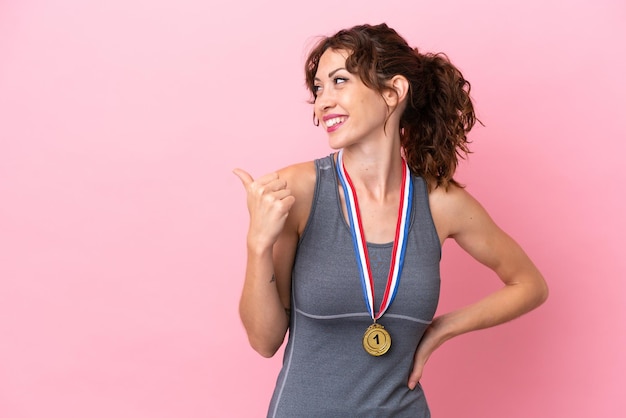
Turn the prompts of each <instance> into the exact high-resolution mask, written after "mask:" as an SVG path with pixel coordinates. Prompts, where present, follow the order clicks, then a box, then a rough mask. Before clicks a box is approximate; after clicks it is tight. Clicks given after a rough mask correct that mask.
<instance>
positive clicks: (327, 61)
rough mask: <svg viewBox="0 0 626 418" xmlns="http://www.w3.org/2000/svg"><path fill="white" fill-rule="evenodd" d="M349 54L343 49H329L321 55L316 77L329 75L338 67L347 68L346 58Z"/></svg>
mask: <svg viewBox="0 0 626 418" xmlns="http://www.w3.org/2000/svg"><path fill="white" fill-rule="evenodd" d="M349 56H350V55H349V53H348V51H345V50H343V49H327V50H326V51H324V53H323V54H322V56H321V57H320V61H319V63H318V65H317V72H316V73H315V77H316V78H324V77H327V76H328V73H329V72H331V71H334V70H336V69H337V68H345V67H346V59H347V58H348V57H349Z"/></svg>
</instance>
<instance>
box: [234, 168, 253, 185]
mask: <svg viewBox="0 0 626 418" xmlns="http://www.w3.org/2000/svg"><path fill="white" fill-rule="evenodd" d="M233 174H235V175H236V176H237V177H239V180H241V183H242V184H243V185H244V186H245V187H247V186H248V185H249V184H250V183H252V182H253V181H254V179H253V178H252V176H251V175H250V174H248V172H247V171H245V170H242V169H241V168H235V169H234V170H233Z"/></svg>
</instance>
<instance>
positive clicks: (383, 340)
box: [337, 150, 413, 356]
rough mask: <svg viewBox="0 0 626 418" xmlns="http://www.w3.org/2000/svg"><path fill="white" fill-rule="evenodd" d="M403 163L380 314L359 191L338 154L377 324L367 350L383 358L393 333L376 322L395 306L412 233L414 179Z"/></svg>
mask: <svg viewBox="0 0 626 418" xmlns="http://www.w3.org/2000/svg"><path fill="white" fill-rule="evenodd" d="M402 162H403V163H404V164H403V166H402V188H401V191H400V208H399V210H398V222H397V224H396V234H395V238H394V241H393V249H392V251H391V262H390V265H389V275H388V276H387V285H386V286H385V293H384V294H383V299H382V301H381V303H380V308H379V309H378V313H376V312H375V311H374V278H373V277H372V271H371V268H370V262H369V255H368V252H367V241H366V240H365V233H364V231H363V225H362V223H361V214H360V212H359V202H358V199H357V196H356V190H355V189H354V186H353V185H352V180H350V176H349V175H348V172H347V171H346V170H345V167H344V165H343V150H340V151H339V153H338V155H337V174H338V177H339V181H340V182H341V186H342V188H343V192H344V193H343V194H344V196H345V200H346V208H347V210H348V219H349V221H350V231H351V233H352V243H353V244H354V252H355V255H356V261H357V266H358V268H359V276H360V278H361V284H362V286H363V298H364V299H365V302H366V305H367V310H368V311H369V313H370V316H371V317H372V320H373V322H374V323H373V324H372V325H370V326H369V327H368V328H367V330H366V331H365V334H364V335H363V348H364V349H365V351H367V352H368V353H369V354H371V355H372V356H381V355H383V354H385V353H386V352H387V351H389V348H390V347H391V336H390V335H389V332H388V331H387V330H386V329H385V327H383V326H382V325H380V324H378V323H376V320H377V319H378V318H380V317H381V316H383V314H384V313H385V312H386V311H387V309H388V308H389V306H391V302H393V299H394V298H395V296H396V292H397V290H398V287H399V285H400V275H401V273H402V266H403V264H404V253H405V251H406V236H407V235H408V231H409V216H410V213H411V202H412V201H413V183H412V182H411V176H410V172H409V169H408V166H407V163H406V161H405V160H404V159H402Z"/></svg>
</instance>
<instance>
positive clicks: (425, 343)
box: [408, 321, 443, 390]
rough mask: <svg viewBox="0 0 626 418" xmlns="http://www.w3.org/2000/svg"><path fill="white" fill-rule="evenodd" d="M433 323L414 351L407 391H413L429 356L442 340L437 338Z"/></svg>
mask: <svg viewBox="0 0 626 418" xmlns="http://www.w3.org/2000/svg"><path fill="white" fill-rule="evenodd" d="M434 325H435V321H433V323H432V324H431V325H430V326H429V327H428V328H427V329H426V331H425V332H424V336H423V337H422V340H421V341H420V343H419V344H418V346H417V349H416V350H415V356H414V358H413V370H411V374H410V375H409V383H408V384H409V389H411V390H413V389H415V387H416V386H417V384H418V382H419V381H420V379H421V378H422V373H423V372H424V365H425V364H426V362H427V361H428V358H429V357H430V355H431V354H432V353H433V352H434V351H435V350H436V349H437V348H439V346H441V344H443V340H442V339H441V338H439V337H438V336H437V332H436V331H435V327H434Z"/></svg>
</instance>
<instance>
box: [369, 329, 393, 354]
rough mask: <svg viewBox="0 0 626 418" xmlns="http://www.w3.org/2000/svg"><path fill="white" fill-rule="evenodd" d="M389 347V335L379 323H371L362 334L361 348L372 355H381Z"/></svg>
mask: <svg viewBox="0 0 626 418" xmlns="http://www.w3.org/2000/svg"><path fill="white" fill-rule="evenodd" d="M390 347H391V335H389V332H387V330H386V329H385V327H383V326H382V325H380V324H377V323H373V324H372V325H370V326H369V327H368V328H367V329H366V330H365V334H363V348H364V349H365V351H367V352H368V354H371V355H372V356H376V357H378V356H382V355H383V354H385V353H386V352H387V351H389V348H390Z"/></svg>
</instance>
